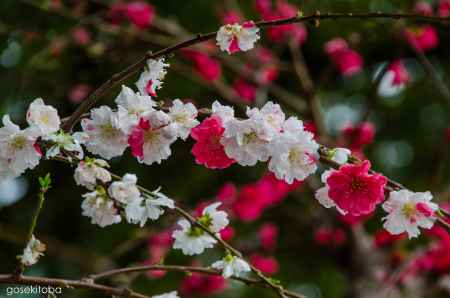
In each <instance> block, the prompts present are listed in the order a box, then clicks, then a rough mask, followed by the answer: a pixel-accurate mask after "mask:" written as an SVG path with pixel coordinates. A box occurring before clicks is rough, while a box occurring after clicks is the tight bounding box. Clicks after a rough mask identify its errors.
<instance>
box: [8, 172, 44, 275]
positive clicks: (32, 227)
mask: <svg viewBox="0 0 450 298" xmlns="http://www.w3.org/2000/svg"><path fill="white" fill-rule="evenodd" d="M47 177H50V176H49V175H48V176H47ZM40 179H41V178H40ZM49 188H50V184H48V185H47V186H44V185H42V183H41V187H40V189H39V193H38V203H37V205H36V209H35V211H34V214H33V217H32V219H31V224H30V228H29V229H28V233H27V238H26V243H28V242H29V241H30V240H31V238H32V237H33V234H34V230H35V229H36V226H37V222H38V219H39V214H40V213H41V211H42V208H43V207H44V201H45V194H46V193H47V191H48V189H49ZM24 271H25V265H24V264H23V263H22V262H21V261H20V260H19V262H18V264H17V268H16V270H15V271H14V275H15V276H16V277H20V276H21V275H22V273H23V272H24Z"/></svg>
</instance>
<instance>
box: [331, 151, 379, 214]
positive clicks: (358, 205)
mask: <svg viewBox="0 0 450 298" xmlns="http://www.w3.org/2000/svg"><path fill="white" fill-rule="evenodd" d="M369 169H370V162H369V161H367V160H366V161H364V162H363V163H361V164H357V165H353V164H351V165H348V164H347V165H343V166H341V167H340V168H339V170H337V171H333V172H332V173H331V175H330V176H329V177H328V179H327V184H328V186H329V188H330V189H329V191H328V195H329V197H330V198H331V199H332V200H333V201H334V202H335V203H336V205H337V206H338V207H339V208H340V209H342V210H344V211H345V212H347V213H348V214H350V215H356V216H358V215H364V214H369V213H371V212H372V211H373V210H374V209H375V207H376V205H377V204H379V203H381V202H382V201H383V200H384V186H385V185H386V182H387V179H386V177H384V176H382V175H380V174H369V173H368V171H369Z"/></svg>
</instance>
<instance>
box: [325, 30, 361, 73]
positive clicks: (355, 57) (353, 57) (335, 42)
mask: <svg viewBox="0 0 450 298" xmlns="http://www.w3.org/2000/svg"><path fill="white" fill-rule="evenodd" d="M324 48H325V52H326V53H327V55H328V56H329V57H330V59H331V61H332V62H333V63H334V64H335V65H336V67H337V68H338V70H339V72H340V73H341V74H342V75H344V76H350V75H354V74H356V73H358V72H360V71H361V69H362V67H363V63H364V61H363V58H362V57H361V55H360V54H359V53H358V52H357V51H355V50H353V49H351V48H350V47H349V46H348V44H347V42H346V41H345V40H344V39H342V38H334V39H332V40H330V41H329V42H327V43H326V44H325V46H324Z"/></svg>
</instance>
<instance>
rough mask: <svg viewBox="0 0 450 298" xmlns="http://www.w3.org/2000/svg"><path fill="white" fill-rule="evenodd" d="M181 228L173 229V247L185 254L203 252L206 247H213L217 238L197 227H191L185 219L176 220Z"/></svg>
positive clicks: (191, 254) (190, 254)
mask: <svg viewBox="0 0 450 298" xmlns="http://www.w3.org/2000/svg"><path fill="white" fill-rule="evenodd" d="M178 225H179V226H180V227H181V230H175V231H174V232H173V234H172V237H173V238H174V239H175V242H174V243H173V248H174V249H181V250H182V251H183V253H184V254H185V255H188V256H193V255H198V254H201V253H203V251H204V250H205V249H206V248H212V247H214V244H216V243H217V240H216V239H214V238H213V237H211V236H210V235H208V234H206V232H205V231H203V230H202V229H201V228H199V227H193V226H192V225H191V223H190V222H189V221H187V220H186V219H181V220H179V221H178Z"/></svg>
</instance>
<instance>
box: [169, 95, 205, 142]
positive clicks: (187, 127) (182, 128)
mask: <svg viewBox="0 0 450 298" xmlns="http://www.w3.org/2000/svg"><path fill="white" fill-rule="evenodd" d="M197 114H198V112H197V108H196V107H195V106H194V105H193V104H192V103H183V102H182V101H181V100H179V99H175V100H174V101H173V102H172V106H171V107H170V108H169V113H168V115H169V117H170V120H171V125H172V127H173V129H174V130H175V131H176V134H177V136H178V137H179V138H181V139H182V140H186V139H187V137H188V136H189V134H190V132H191V129H192V128H194V127H196V126H197V125H198V124H199V123H200V122H198V121H197V119H196V118H197Z"/></svg>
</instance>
